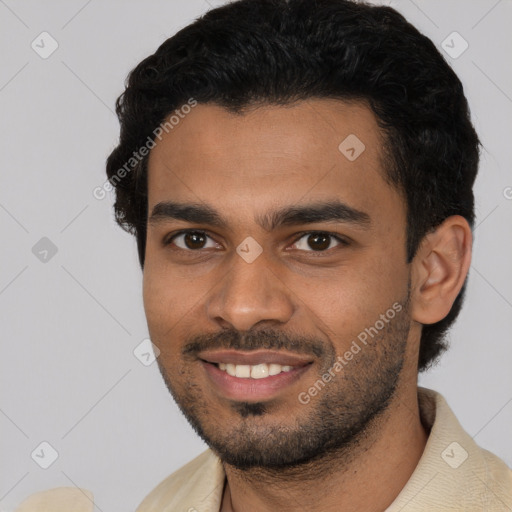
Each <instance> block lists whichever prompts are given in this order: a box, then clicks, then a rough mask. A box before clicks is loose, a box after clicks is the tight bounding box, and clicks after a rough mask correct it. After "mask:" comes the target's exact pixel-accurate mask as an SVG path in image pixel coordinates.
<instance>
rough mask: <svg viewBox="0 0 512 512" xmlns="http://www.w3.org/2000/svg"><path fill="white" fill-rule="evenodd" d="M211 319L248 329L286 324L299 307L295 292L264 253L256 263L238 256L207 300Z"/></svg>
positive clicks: (229, 325) (221, 323)
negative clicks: (295, 301) (294, 297)
mask: <svg viewBox="0 0 512 512" xmlns="http://www.w3.org/2000/svg"><path fill="white" fill-rule="evenodd" d="M206 307H207V314H208V316H209V318H210V320H212V321H214V322H216V323H218V324H220V325H221V326H222V327H231V328H235V329H237V330H239V331H246V330H247V331H248V330H250V329H251V328H253V327H255V326H256V325H257V324H260V323H261V324H269V325H277V324H285V323H287V322H288V321H289V320H290V318H291V317H292V315H293V312H294V310H295V306H294V302H293V293H292V292H291V291H290V290H289V289H288V288H287V287H286V285H285V283H284V282H283V280H282V279H281V277H280V276H279V275H278V270H277V269H275V268H272V267H271V266H270V264H269V261H268V259H267V258H266V257H265V255H264V254H261V255H260V256H259V257H258V258H257V259H256V260H255V261H253V262H252V263H247V262H246V261H244V260H243V259H242V258H240V257H239V256H238V255H236V256H235V257H234V260H233V262H232V265H231V268H230V269H229V271H228V272H227V274H226V275H225V276H224V277H223V279H222V281H221V282H220V284H219V285H218V286H215V287H214V288H213V290H212V295H211V296H210V297H209V299H208V300H207V304H206Z"/></svg>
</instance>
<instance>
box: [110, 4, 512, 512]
mask: <svg viewBox="0 0 512 512" xmlns="http://www.w3.org/2000/svg"><path fill="white" fill-rule="evenodd" d="M117 112H118V115H119V118H120V122H121V138H120V142H119V145H118V147H117V148H116V149H115V150H114V151H113V152H112V154H111V155H110V157H109V159H108V162H107V174H108V177H109V183H110V184H111V185H112V186H113V187H115V190H116V203H115V211H116V217H117V220H118V222H119V223H120V224H121V226H122V227H124V228H125V229H127V230H128V231H130V232H131V233H133V234H134V235H135V236H136V238H137V243H138V249H139V258H140V263H141V267H142V268H143V274H144V305H145V311H146V316H147V320H148V326H149V331H150V335H151V339H152V341H153V343H154V345H155V346H156V347H157V348H158V349H159V352H160V353H159V357H158V364H159V367H160V371H161V373H162V376H163V379H164V381H165V383H166V385H167V387H168V388H169V391H170V392H171V393H172V396H173V397H174V399H175V400H176V402H177V404H178V405H179V407H180V408H181V410H182V411H183V413H184V415H185V416H186V417H187V419H188V421H189V422H190V423H191V425H192V426H193V428H194V429H195V430H196V432H197V433H198V434H199V435H200V436H201V438H202V439H204V441H205V442H206V443H207V444H208V445H209V447H210V449H209V450H207V451H206V452H205V453H203V454H202V455H200V456H199V457H197V458H196V459H194V460H193V461H192V462H190V463H189V464H187V465H186V466H185V467H183V468H181V469H180V470H178V471H177V472H175V473H174V474H172V475H171V476H170V477H168V478H167V479H166V480H164V481H163V482H162V483H161V484H160V485H159V486H158V487H156V488H155V489H154V490H153V491H152V492H151V493H150V494H149V495H148V496H147V497H146V498H145V499H144V501H143V502H142V503H141V505H140V506H139V508H138V509H137V510H138V512H157V511H159V512H163V511H166V512H170V511H186V510H188V511H198V512H199V511H200V512H203V511H205V512H206V511H211V512H213V511H215V512H217V511H224V512H227V511H237V512H239V511H250V512H263V511H275V510H281V511H288V510H293V511H295V510H307V511H322V512H327V511H334V510H336V511H338V510H343V511H363V510H364V511H375V512H377V511H384V510H388V511H398V510H414V511H423V510H424V511H427V510H428V511H431V510H512V473H511V471H510V470H509V469H508V468H507V466H506V465H505V464H504V462H502V461H501V460H500V459H498V458H497V457H496V456H494V455H492V454H490V453H489V452H487V451H485V450H483V449H481V448H479V447H478V446H477V445H476V444H475V442H474V441H473V440H472V439H471V437H470V436H469V435H468V434H467V433H465V431H464V430H463V429H462V427H461V426H460V425H459V423H458V422H457V420H456V418H455V417H454V415H453V413H452V412H451V411H450V409H449V407H448V405H447V404H446V402H445V400H444V399H443V398H442V396H441V395H439V394H438V393H435V392H433V391H430V390H426V389H421V388H418V386H417V376H418V372H419V371H423V370H425V369H427V368H428V367H429V366H430V365H431V364H433V362H434V361H435V360H436V359H437V357H438V356H439V355H440V354H441V353H442V351H443V350H444V349H445V343H444V341H443V340H444V335H445V333H446V332H447V330H448V328H449V327H450V326H451V325H452V324H453V322H454V321H455V319H456V317H457V315H458V313H459V311H460V308H461V305H462V301H463V295H464V289H465V282H466V278H467V274H468V269H469V266H470V260H471V246H472V227H473V223H474V198H473V192H472V186H473V183H474V180H475V177H476V173H477V166H478V149H479V141H478V137H477V135H476V133H475V131H474V128H473V126H472V124H471V121H470V117H469V112H468V106H467V102H466V99H465V97H464V94H463V89H462V85H461V83H460V81H459V80H458V78H457V77H456V76H455V74H454V73H453V71H452V70H451V68H450V67H449V66H448V65H447V63H446V62H445V61H444V59H443V58H442V57H441V56H440V54H439V52H438V51H437V49H436V48H435V47H434V45H433V44H432V43H431V41H429V40H428V39H427V38H426V37H424V36H422V35H421V34H420V33H419V32H418V31H417V30H416V29H415V28H414V27H412V26H411V25H410V24H408V23H407V22H406V21H405V20H404V19H403V17H402V16H401V15H399V14H398V13H397V12H395V11H394V10H393V9H391V8H388V7H375V6H369V5H364V4H358V3H355V2H352V1H349V0H318V1H311V0H289V1H285V0H240V1H236V2H233V3H231V4H229V5H227V6H224V7H221V8H218V9H214V10H212V11H210V12H208V13H207V14H206V15H205V16H203V17H202V18H200V19H199V20H197V21H196V22H195V23H193V24H191V25H190V26H188V27H185V28H184V29H182V30H181V31H180V32H178V33H177V34H176V35H175V36H173V37H171V38H170V39H168V40H167V41H165V42H164V43H163V44H162V45H161V46H160V48H159V49H158V50H157V52H156V53H155V54H154V55H151V56H150V57H148V58H147V59H145V60H144V61H143V62H141V63H140V64H139V65H138V66H137V67H136V68H135V69H134V70H133V71H132V73H131V74H130V77H129V80H128V84H127V88H126V90H125V92H124V94H123V95H122V96H121V97H120V98H119V100H118V104H117Z"/></svg>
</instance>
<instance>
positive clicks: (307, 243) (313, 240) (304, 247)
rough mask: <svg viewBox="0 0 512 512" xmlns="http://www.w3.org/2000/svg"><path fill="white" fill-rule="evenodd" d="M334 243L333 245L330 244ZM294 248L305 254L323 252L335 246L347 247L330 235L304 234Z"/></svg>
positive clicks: (343, 242)
mask: <svg viewBox="0 0 512 512" xmlns="http://www.w3.org/2000/svg"><path fill="white" fill-rule="evenodd" d="M333 241H334V242H335V245H333V244H332V242H333ZM294 245H295V248H297V249H300V250H301V251H305V252H323V251H326V250H327V249H331V248H332V247H335V246H337V245H348V244H347V242H345V241H344V240H343V239H341V238H339V237H337V236H335V235H331V234H330V233H322V232H316V233H306V234H304V235H303V236H302V237H301V238H299V240H297V242H295V244H294Z"/></svg>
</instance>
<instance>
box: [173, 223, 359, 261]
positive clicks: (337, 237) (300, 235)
mask: <svg viewBox="0 0 512 512" xmlns="http://www.w3.org/2000/svg"><path fill="white" fill-rule="evenodd" d="M187 233H199V234H201V235H205V236H207V237H208V238H210V239H211V240H214V238H213V237H212V236H210V235H209V234H208V232H207V231H202V230H198V229H184V230H181V231H178V232H177V233H173V234H172V235H170V236H166V237H165V238H164V240H163V245H164V247H167V246H169V245H171V243H172V242H173V241H174V240H175V239H176V238H177V237H179V236H181V235H186V234H187ZM306 235H327V236H329V237H331V238H334V239H335V240H336V241H337V242H339V243H340V245H341V246H343V247H346V246H348V245H350V242H349V241H348V240H347V239H346V238H344V237H342V236H341V235H339V234H338V233H331V232H329V231H303V232H301V233H297V237H296V238H295V240H294V242H293V244H292V245H295V244H296V243H297V242H298V241H299V240H301V239H302V238H304V236H306ZM214 241H215V240H214ZM216 243H218V242H216ZM334 248H335V247H331V248H329V249H325V250H323V251H313V250H310V251H302V252H307V253H312V254H315V255H321V254H325V253H328V252H329V251H330V250H332V249H334ZM175 250H179V251H183V252H189V253H200V252H201V251H202V250H203V249H196V250H194V249H182V248H181V247H176V249H175ZM299 250H300V249H299Z"/></svg>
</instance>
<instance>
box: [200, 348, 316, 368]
mask: <svg viewBox="0 0 512 512" xmlns="http://www.w3.org/2000/svg"><path fill="white" fill-rule="evenodd" d="M198 357H199V359H202V360H203V361H206V362H208V363H227V364H246V365H251V366H253V365H257V364H262V363H269V364H280V365H281V366H304V365H306V364H308V363H311V362H312V359H310V358H308V357H306V356H304V355H299V354H291V353H289V352H283V351H272V350H252V351H250V352H242V351H239V350H213V351H210V350H205V351H203V352H200V353H199V355H198Z"/></svg>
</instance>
